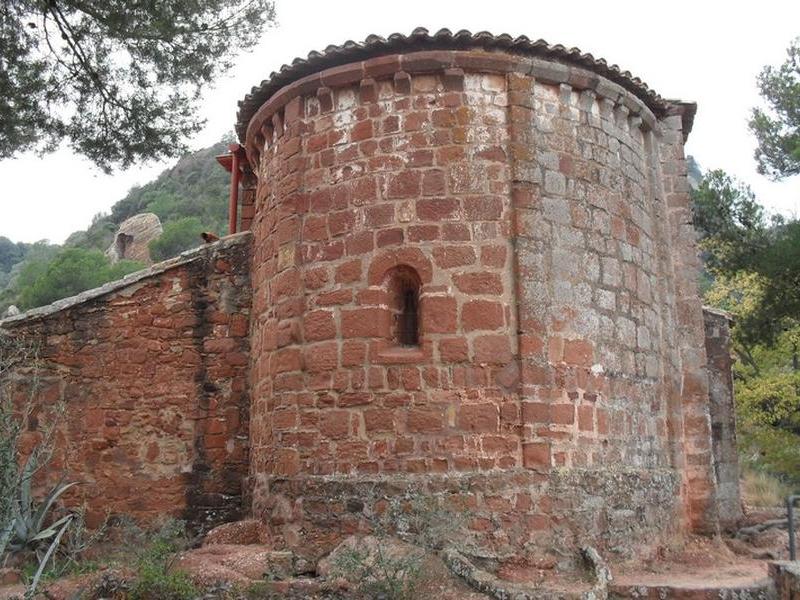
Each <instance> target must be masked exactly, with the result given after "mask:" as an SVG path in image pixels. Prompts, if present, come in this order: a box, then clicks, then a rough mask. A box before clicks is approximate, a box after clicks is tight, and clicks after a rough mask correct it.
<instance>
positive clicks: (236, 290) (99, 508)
mask: <svg viewBox="0 0 800 600" xmlns="http://www.w3.org/2000/svg"><path fill="white" fill-rule="evenodd" d="M249 256H250V234H243V235H240V236H237V237H234V238H227V239H223V241H221V242H218V243H217V244H214V245H211V246H206V247H205V248H203V249H200V250H198V251H195V253H194V255H189V256H186V257H183V258H179V259H174V260H173V261H169V262H168V263H162V264H160V265H155V266H154V267H153V268H152V269H151V271H150V272H149V273H148V272H144V273H143V274H135V275H134V276H133V278H134V279H133V280H131V281H130V282H129V283H125V281H122V282H114V283H112V284H109V286H108V291H107V292H106V291H104V290H103V289H102V288H101V289H100V290H97V291H90V292H87V293H86V294H85V295H84V296H85V297H78V298H76V299H75V300H74V301H72V302H70V301H68V300H67V301H62V303H65V304H66V306H64V307H63V308H60V309H59V308H50V307H45V308H44V309H37V310H35V311H33V312H32V313H30V314H28V315H22V316H20V317H18V318H16V319H13V320H6V321H4V322H3V323H2V327H3V329H5V330H8V331H9V332H10V333H12V334H13V335H19V336H23V337H25V338H27V339H29V340H31V341H33V342H34V343H37V344H39V345H40V346H41V349H42V351H41V358H42V369H41V372H40V376H41V380H42V390H41V393H40V394H39V395H38V397H39V399H40V400H41V402H42V404H43V406H42V409H41V410H42V411H43V413H45V414H46V413H47V409H48V405H51V404H52V403H55V402H59V401H60V402H63V403H64V405H65V407H66V416H65V418H64V422H63V423H61V424H59V426H58V432H59V433H58V435H57V437H56V439H57V441H58V452H57V460H56V463H55V464H54V465H53V467H54V469H53V473H52V475H53V477H58V476H59V475H60V473H58V472H57V471H56V469H58V468H63V469H64V470H65V471H64V477H65V479H66V480H67V481H77V482H78V483H79V485H78V486H76V487H74V488H72V490H70V496H69V497H68V498H67V501H68V502H69V503H72V504H78V503H86V505H87V508H88V513H87V518H88V519H89V522H90V524H97V523H99V522H100V521H102V520H103V518H104V517H105V516H106V514H107V513H108V514H111V515H130V516H133V517H136V518H139V519H142V520H144V521H147V522H151V521H153V520H155V519H158V518H160V517H162V516H163V515H166V514H171V515H175V516H178V517H183V518H187V519H189V520H190V521H191V522H192V523H193V524H194V525H196V526H198V527H208V526H210V525H213V524H214V523H216V522H220V521H225V520H230V519H232V518H236V517H238V516H239V515H240V514H241V513H242V503H243V498H244V493H245V490H244V489H243V483H244V479H245V477H246V475H247V464H248V439H247V437H248V429H249V420H248V415H249V402H250V397H249V393H248V387H247V369H248V364H249V342H248V336H249V306H250V289H249V273H248V271H249ZM21 375H22V376H23V377H24V376H25V374H24V373H21ZM27 435H28V437H30V438H31V441H32V440H33V439H34V438H35V437H36V436H37V435H38V434H37V431H36V429H34V430H32V431H31V432H30V433H28V434H27Z"/></svg>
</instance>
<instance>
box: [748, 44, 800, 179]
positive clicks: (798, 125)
mask: <svg viewBox="0 0 800 600" xmlns="http://www.w3.org/2000/svg"><path fill="white" fill-rule="evenodd" d="M786 53H787V59H786V61H785V62H784V63H783V64H781V65H780V66H779V67H772V66H767V67H764V69H763V70H762V71H761V73H760V75H759V76H758V87H759V90H760V92H761V96H762V97H763V98H764V100H765V101H766V102H767V106H768V108H767V110H762V109H760V108H755V109H753V113H752V116H751V118H750V130H751V131H752V132H753V133H754V134H755V136H756V139H757V140H758V148H757V149H756V152H755V158H756V161H757V162H758V171H759V173H761V174H763V175H768V176H769V177H771V178H773V179H781V178H782V177H788V176H790V175H796V174H798V173H800V38H798V39H796V40H794V41H793V42H792V43H791V44H790V45H789V48H788V49H787V51H786Z"/></svg>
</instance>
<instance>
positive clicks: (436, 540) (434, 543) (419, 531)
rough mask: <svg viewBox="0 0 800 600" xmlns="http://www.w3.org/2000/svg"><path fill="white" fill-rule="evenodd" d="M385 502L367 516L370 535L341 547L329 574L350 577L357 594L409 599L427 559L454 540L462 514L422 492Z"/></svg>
mask: <svg viewBox="0 0 800 600" xmlns="http://www.w3.org/2000/svg"><path fill="white" fill-rule="evenodd" d="M372 496H373V498H372V501H370V502H368V504H371V505H374V504H375V502H374V501H375V500H376V499H377V498H378V495H377V494H376V493H373V494H372ZM384 500H386V504H385V506H386V508H385V510H384V511H383V512H381V513H380V514H375V515H372V516H371V517H368V519H369V521H370V527H371V529H372V536H370V537H367V538H361V539H360V540H351V541H352V542H353V543H351V544H349V545H348V544H346V545H344V546H343V547H340V548H339V550H337V551H336V553H335V556H334V561H333V565H332V566H333V573H334V575H335V576H338V577H342V578H344V579H346V580H347V581H349V582H350V584H351V585H352V586H353V587H354V589H355V590H356V592H357V593H358V594H359V597H364V598H387V599H388V600H408V599H411V598H415V597H417V596H416V590H417V587H418V585H419V583H420V579H421V576H422V569H423V564H424V561H425V559H426V557H427V556H428V555H429V553H430V552H433V551H437V550H441V549H442V548H444V547H445V546H447V545H448V544H450V543H452V541H453V540H454V539H455V537H456V536H457V533H458V531H459V528H460V527H462V526H463V521H464V519H465V518H466V515H465V514H455V513H453V512H452V511H451V510H448V509H446V508H444V507H442V506H441V504H440V503H439V502H437V501H436V499H434V498H432V497H429V496H425V495H423V494H422V493H421V492H411V493H410V494H409V497H408V498H405V499H400V498H398V497H397V496H393V497H391V498H389V499H384ZM397 540H402V541H403V542H406V543H405V544H399V543H398V542H397Z"/></svg>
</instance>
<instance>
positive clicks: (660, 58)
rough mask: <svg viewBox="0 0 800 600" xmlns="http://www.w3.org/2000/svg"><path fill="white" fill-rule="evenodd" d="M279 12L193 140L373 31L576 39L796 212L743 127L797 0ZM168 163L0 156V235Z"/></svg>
mask: <svg viewBox="0 0 800 600" xmlns="http://www.w3.org/2000/svg"><path fill="white" fill-rule="evenodd" d="M277 12H278V20H279V23H278V25H277V27H275V28H273V29H270V30H268V31H266V32H265V33H264V36H263V41H262V42H261V44H259V45H258V46H257V47H256V48H255V49H254V50H253V51H252V52H251V53H249V54H247V55H245V56H242V57H241V58H240V60H239V63H238V65H237V67H236V68H235V69H234V70H233V71H231V72H230V73H229V74H228V76H226V77H225V78H224V79H222V80H220V81H219V82H218V84H217V86H216V87H215V88H213V89H209V90H207V92H206V94H205V100H204V103H203V110H202V115H203V117H205V118H206V119H208V123H207V126H206V128H205V129H204V131H203V132H202V133H201V134H200V135H198V136H197V137H196V138H195V139H193V140H192V142H191V146H192V148H195V149H196V148H202V147H204V146H208V145H210V144H212V143H214V142H216V141H217V140H219V139H220V138H221V137H222V135H223V133H225V132H226V131H230V130H231V129H232V128H233V123H234V120H235V114H236V102H237V101H238V100H239V99H240V98H241V97H243V96H244V94H245V93H246V92H247V91H248V90H249V89H250V87H251V86H253V85H256V84H258V83H259V82H260V81H261V80H262V79H265V78H267V77H268V76H269V74H270V72H272V71H274V70H277V69H278V68H279V67H280V66H281V65H282V64H284V63H289V62H291V60H292V59H293V58H294V57H296V56H306V54H308V52H309V51H310V50H322V49H323V48H325V46H327V45H329V44H339V43H341V42H343V41H345V40H347V39H353V40H357V41H361V40H363V39H364V38H365V37H366V36H367V35H368V34H370V33H377V34H380V35H383V36H386V35H388V34H390V33H392V32H395V31H399V32H403V33H410V32H411V30H412V29H413V28H414V27H417V26H422V27H427V28H428V29H430V30H431V31H435V30H436V29H439V28H441V27H447V28H449V29H451V30H453V31H456V30H458V29H462V28H464V29H470V30H471V31H473V32H475V31H480V30H487V31H491V32H492V33H495V34H499V33H509V34H511V35H513V36H516V35H522V34H524V35H527V36H528V37H530V38H532V39H537V38H543V39H545V40H547V41H548V42H549V43H551V44H563V45H565V46H577V47H578V48H580V49H581V50H583V51H584V52H591V53H592V54H593V55H594V56H596V57H603V58H605V59H606V60H607V61H608V62H609V63H616V64H618V65H620V67H622V68H623V69H627V70H629V71H631V72H632V73H633V74H634V75H636V76H638V77H640V78H641V79H642V80H644V81H646V82H647V83H648V84H649V85H650V87H651V88H653V89H655V90H656V91H657V92H658V93H659V94H661V95H662V96H663V97H665V98H679V99H682V100H686V101H695V102H697V103H698V105H699V108H698V113H697V118H696V120H695V124H694V130H693V132H692V134H691V137H690V138H689V143H688V145H687V152H688V153H689V154H692V155H694V156H695V158H697V160H698V161H699V163H700V165H701V166H702V167H703V168H704V169H712V168H723V169H725V170H727V171H728V172H729V173H732V174H734V175H736V176H737V177H739V178H740V179H742V180H744V181H746V182H747V183H749V184H750V185H751V186H752V187H753V189H754V190H755V192H756V194H757V197H758V199H759V200H760V201H761V202H762V203H763V204H765V205H766V206H768V207H769V208H770V209H772V210H775V211H779V212H782V213H786V214H796V213H798V212H800V178H798V177H795V178H792V179H789V180H786V181H784V182H782V183H772V182H770V181H769V180H767V179H765V178H764V177H761V176H760V175H758V174H757V173H756V171H755V162H754V160H753V149H754V147H755V141H754V139H753V138H752V136H751V135H750V134H749V132H748V130H747V119H748V115H749V111H750V108H751V107H752V106H754V105H755V104H757V103H758V102H759V96H758V92H757V89H756V81H755V79H756V75H757V74H758V72H759V71H760V70H761V68H762V67H763V65H765V64H778V63H781V62H783V60H784V59H785V56H786V53H785V50H786V47H787V46H788V44H789V42H790V41H791V40H792V39H793V38H794V37H797V36H800V2H797V1H783V2H778V1H768V0H762V1H760V2H722V1H706V2H702V1H697V0H695V1H693V2H684V1H677V0H672V1H670V2H659V3H656V2H645V1H642V0H637V1H635V2H633V1H632V2H614V1H611V0H607V1H605V2H604V1H599V0H591V1H577V0H571V1H570V2H563V1H562V2H542V1H534V0H528V1H525V2H510V1H503V0H491V1H486V0H481V1H468V0H460V1H450V0H439V1H435V0H425V1H418V0H403V1H402V2H386V1H373V2H356V1H349V0H337V1H336V2H327V1H325V2H315V1H310V0H306V1H305V2H298V1H296V0H295V1H293V0H278V3H277ZM169 165H170V161H168V162H166V163H153V164H149V165H141V166H139V167H137V168H132V169H129V170H128V171H124V172H117V173H115V174H113V175H104V174H103V173H102V172H100V171H99V170H98V169H96V168H95V167H94V166H93V165H92V164H91V163H90V162H89V161H87V160H86V159H83V158H79V157H76V156H75V155H74V154H72V153H71V152H69V151H68V150H66V149H62V150H61V151H59V152H57V153H55V154H51V155H49V156H45V157H43V158H40V157H37V156H35V155H32V154H22V155H20V156H19V158H16V159H13V160H5V161H0V184H2V185H0V190H2V191H1V192H0V194H1V195H0V202H2V210H1V211H0V235H4V236H6V237H9V238H11V239H13V240H15V241H25V242H33V241H36V240H40V239H49V240H51V241H53V242H58V243H60V242H63V241H64V239H65V238H66V237H67V236H68V235H69V234H70V233H71V232H73V231H75V230H78V229H85V228H86V227H87V226H88V225H89V223H90V222H91V218H92V216H93V215H94V214H96V213H98V212H101V211H107V210H108V209H109V208H110V207H111V205H112V204H114V202H116V201H117V200H119V199H120V198H122V197H123V196H124V195H125V193H126V192H127V190H128V189H129V188H130V187H131V186H133V185H136V184H143V183H146V182H148V181H150V180H151V179H153V178H154V177H155V176H156V175H157V174H158V173H159V172H161V171H162V170H163V169H165V168H167V167H168V166H169ZM220 202H226V198H220Z"/></svg>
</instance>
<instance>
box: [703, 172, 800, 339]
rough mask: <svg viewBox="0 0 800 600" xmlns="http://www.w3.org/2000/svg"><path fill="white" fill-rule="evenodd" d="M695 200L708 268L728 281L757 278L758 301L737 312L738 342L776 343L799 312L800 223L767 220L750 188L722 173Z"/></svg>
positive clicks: (707, 181)
mask: <svg viewBox="0 0 800 600" xmlns="http://www.w3.org/2000/svg"><path fill="white" fill-rule="evenodd" d="M692 198H693V202H694V209H695V214H694V225H695V228H696V229H697V231H698V232H699V234H700V247H701V248H702V249H703V250H704V258H705V264H706V269H708V271H709V272H710V273H711V275H713V276H714V278H715V279H722V280H725V281H726V282H728V283H731V282H733V281H734V280H736V279H737V278H741V277H743V276H744V275H745V274H747V276H748V277H749V278H750V279H749V282H750V283H756V282H757V287H758V300H757V301H751V302H750V307H749V309H748V310H747V311H746V312H745V313H742V314H739V313H737V317H739V319H740V320H739V322H738V330H737V331H738V337H739V340H740V341H742V342H746V343H747V344H749V345H752V344H755V343H760V342H771V341H773V340H774V339H775V338H776V336H778V335H780V334H781V332H782V331H785V330H787V329H789V328H791V327H793V326H794V325H795V324H796V323H797V322H798V321H797V315H798V314H800V222H798V221H796V220H790V221H786V220H784V219H783V218H780V217H773V218H772V219H767V217H766V215H765V213H764V210H763V208H762V207H761V206H760V205H759V204H758V202H757V201H756V199H755V197H754V196H753V193H752V192H751V191H750V189H749V188H748V187H747V186H746V185H743V184H741V183H739V182H737V181H736V180H735V179H733V178H732V177H730V176H728V175H727V174H725V173H724V172H723V171H712V172H710V173H708V174H707V175H706V176H705V177H704V178H703V180H702V182H701V184H700V186H699V188H698V189H697V190H695V191H694V192H693V193H692ZM741 281H742V280H741V279H740V282H741Z"/></svg>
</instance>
